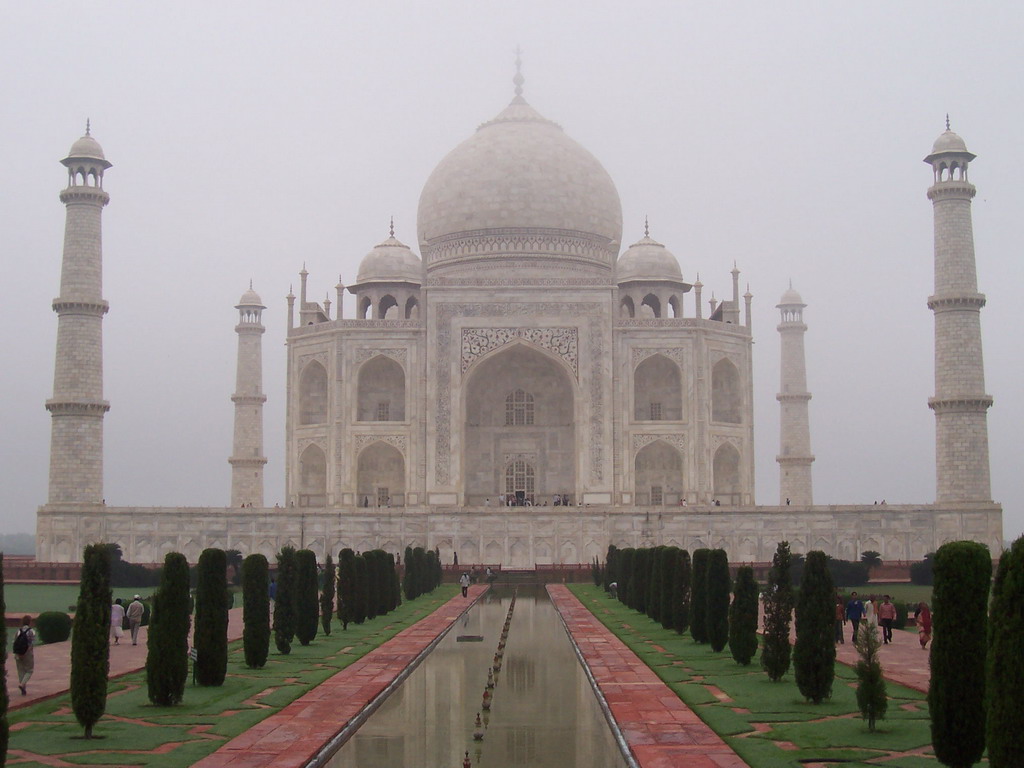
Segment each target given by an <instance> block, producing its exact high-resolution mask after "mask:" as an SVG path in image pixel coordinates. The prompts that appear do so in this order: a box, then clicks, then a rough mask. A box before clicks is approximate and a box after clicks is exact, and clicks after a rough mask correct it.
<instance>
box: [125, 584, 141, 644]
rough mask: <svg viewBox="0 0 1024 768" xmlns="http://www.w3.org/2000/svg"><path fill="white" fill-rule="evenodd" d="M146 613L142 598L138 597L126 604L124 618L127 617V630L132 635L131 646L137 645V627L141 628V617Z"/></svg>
mask: <svg viewBox="0 0 1024 768" xmlns="http://www.w3.org/2000/svg"><path fill="white" fill-rule="evenodd" d="M145 612H146V608H145V606H144V605H143V604H142V598H141V597H139V596H138V595H136V596H135V598H134V599H133V600H132V601H131V603H129V604H128V610H127V611H125V616H127V617H128V629H129V631H130V632H131V633H132V645H138V644H139V627H141V626H142V615H143V614H144V613H145Z"/></svg>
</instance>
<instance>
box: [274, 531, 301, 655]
mask: <svg viewBox="0 0 1024 768" xmlns="http://www.w3.org/2000/svg"><path fill="white" fill-rule="evenodd" d="M297 587H298V562H297V559H296V556H295V548H294V547H281V551H280V552H278V553H277V597H275V598H274V624H273V627H274V645H275V646H277V651H278V653H291V651H292V640H293V639H294V637H295V590H296V588H297Z"/></svg>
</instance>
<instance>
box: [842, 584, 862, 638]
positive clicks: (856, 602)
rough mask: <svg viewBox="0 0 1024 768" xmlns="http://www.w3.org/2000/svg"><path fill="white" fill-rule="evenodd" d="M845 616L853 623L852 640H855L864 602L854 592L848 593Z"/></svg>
mask: <svg viewBox="0 0 1024 768" xmlns="http://www.w3.org/2000/svg"><path fill="white" fill-rule="evenodd" d="M846 618H847V620H848V621H849V622H850V623H851V624H852V625H853V640H852V641H851V642H854V643H856V642H857V629H858V628H859V627H860V620H861V619H863V618H864V603H862V602H861V601H860V598H859V597H857V593H856V592H851V593H850V602H848V603H847V604H846Z"/></svg>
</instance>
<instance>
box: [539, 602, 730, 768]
mask: <svg viewBox="0 0 1024 768" xmlns="http://www.w3.org/2000/svg"><path fill="white" fill-rule="evenodd" d="M547 590H548V594H549V595H550V596H551V602H552V603H553V604H554V606H555V608H556V609H557V610H558V612H559V613H560V614H561V615H562V619H563V620H564V621H565V625H566V627H568V629H569V632H570V634H571V635H572V638H573V640H575V641H576V645H577V646H578V647H579V649H580V652H581V653H582V654H583V658H584V659H585V660H586V663H587V666H588V667H589V668H590V673H591V674H592V675H593V676H594V679H595V680H596V681H597V684H598V687H599V688H600V689H601V693H602V694H603V695H604V697H605V700H606V701H607V702H608V707H609V708H610V709H611V712H612V716H613V717H614V718H615V721H616V722H617V723H618V725H619V728H620V729H621V730H622V733H623V736H624V737H625V739H626V742H627V743H628V744H629V748H630V750H631V751H632V753H633V756H634V757H635V758H636V760H637V762H638V763H639V764H640V765H641V766H642V768H673V766H681V765H685V766H687V768H746V765H747V764H746V763H745V762H743V760H741V759H740V757H739V755H737V754H736V753H735V752H733V751H732V749H730V748H729V746H728V745H727V744H726V743H725V742H724V741H723V740H722V739H721V738H720V737H719V736H718V735H717V734H716V733H715V732H714V731H712V730H711V729H710V728H708V726H706V725H705V724H704V722H703V721H702V720H701V719H700V718H699V717H698V716H697V715H696V713H694V711H693V710H691V709H690V708H689V707H687V706H686V705H685V704H684V703H683V702H682V701H680V699H679V697H678V696H676V694H675V693H674V692H673V691H672V689H671V688H669V687H668V686H667V685H665V683H663V682H662V681H661V680H660V679H659V678H658V676H657V675H656V674H655V673H654V671H653V670H652V669H651V668H650V667H648V666H647V665H646V664H644V662H642V661H641V660H640V659H639V658H637V656H636V654H634V653H633V652H632V651H631V650H629V648H627V647H626V645H625V643H623V642H622V641H621V640H619V638H617V637H616V636H615V635H613V634H612V633H611V631H610V630H609V629H607V628H606V627H605V626H604V624H602V623H601V622H600V621H599V620H598V619H597V617H596V616H594V614H592V613H591V612H590V611H589V610H587V609H586V608H585V607H584V606H583V604H582V603H581V602H580V601H579V600H577V599H576V596H575V595H573V594H572V593H571V592H570V591H569V590H568V588H567V587H565V586H563V585H561V584H549V585H548V587H547Z"/></svg>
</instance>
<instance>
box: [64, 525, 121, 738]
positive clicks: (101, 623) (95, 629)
mask: <svg viewBox="0 0 1024 768" xmlns="http://www.w3.org/2000/svg"><path fill="white" fill-rule="evenodd" d="M110 603H111V592H110V553H109V551H108V550H107V549H106V548H105V546H104V545H103V544H90V545H89V546H87V547H86V548H85V551H84V552H83V554H82V574H81V582H80V586H79V591H78V605H77V606H76V609H75V621H74V629H73V631H72V634H71V708H72V709H73V710H74V712H75V719H76V720H78V723H79V725H81V726H82V727H83V728H84V729H85V738H87V739H91V738H92V728H93V726H94V725H96V722H97V721H98V720H99V719H100V718H101V717H102V716H103V713H104V711H106V708H107V674H108V672H109V669H110V646H109V644H108V643H109V636H110Z"/></svg>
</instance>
